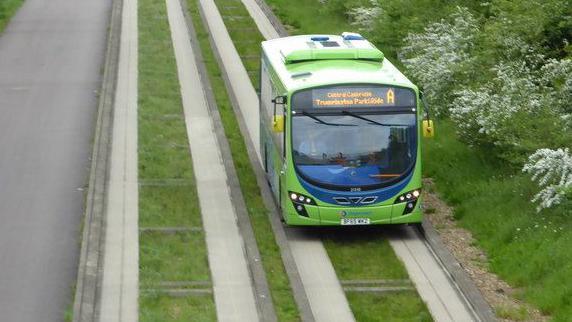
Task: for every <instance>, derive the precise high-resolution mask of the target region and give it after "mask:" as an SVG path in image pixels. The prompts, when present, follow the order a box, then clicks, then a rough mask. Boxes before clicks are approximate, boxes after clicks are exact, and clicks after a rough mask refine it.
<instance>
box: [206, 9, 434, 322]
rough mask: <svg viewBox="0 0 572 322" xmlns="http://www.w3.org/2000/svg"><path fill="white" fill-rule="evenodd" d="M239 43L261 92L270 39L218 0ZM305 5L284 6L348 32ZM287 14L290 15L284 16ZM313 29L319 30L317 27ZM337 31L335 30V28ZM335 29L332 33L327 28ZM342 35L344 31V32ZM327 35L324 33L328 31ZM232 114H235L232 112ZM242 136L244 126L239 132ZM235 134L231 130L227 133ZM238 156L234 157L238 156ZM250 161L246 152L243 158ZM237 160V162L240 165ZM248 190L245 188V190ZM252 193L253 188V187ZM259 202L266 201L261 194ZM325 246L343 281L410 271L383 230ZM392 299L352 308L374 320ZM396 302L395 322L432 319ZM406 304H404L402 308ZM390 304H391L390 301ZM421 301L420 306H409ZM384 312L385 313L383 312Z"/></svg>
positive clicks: (359, 300) (333, 236)
mask: <svg viewBox="0 0 572 322" xmlns="http://www.w3.org/2000/svg"><path fill="white" fill-rule="evenodd" d="M215 2H216V4H217V7H218V9H219V11H220V12H221V15H222V16H223V20H224V22H225V25H226V27H227V29H228V30H229V33H230V36H231V38H232V40H233V43H234V45H235V47H236V49H237V51H238V53H239V55H240V57H241V59H242V62H243V64H244V65H245V68H246V69H247V71H248V72H249V76H250V79H251V81H252V84H253V85H254V87H255V88H257V89H258V86H259V85H258V72H259V61H260V42H261V41H263V40H264V38H263V36H262V35H261V34H260V32H259V31H258V28H257V26H256V24H255V23H254V21H253V20H252V18H251V17H250V15H249V14H248V11H247V10H246V8H245V7H244V5H243V4H242V2H241V1H239V0H215ZM299 2H300V3H299V5H298V6H297V5H295V4H292V2H284V4H285V5H286V6H287V7H289V8H290V7H297V8H299V9H300V10H301V11H304V12H305V13H304V15H305V16H306V17H308V19H309V20H312V21H318V20H319V21H320V24H321V26H323V27H324V28H326V26H327V25H328V24H331V25H335V26H336V28H343V26H341V25H339V23H340V21H338V19H331V20H330V21H327V20H328V19H327V17H324V18H323V19H316V17H315V14H316V12H312V11H311V10H310V9H309V7H312V6H315V7H316V8H317V7H319V3H318V2H317V1H316V3H314V2H308V1H299ZM282 16H284V15H282ZM301 25H302V23H300V24H299V26H300V27H301ZM312 28H315V26H313V27H312ZM330 29H331V28H330ZM326 30H329V29H326ZM340 31H341V29H340ZM322 32H323V31H322ZM231 113H232V111H231ZM236 130H237V132H236V133H238V128H237V129H236ZM228 133H229V132H228V131H227V134H228ZM240 139H241V142H242V138H240ZM233 154H234V153H233ZM238 157H239V158H243V159H244V161H245V162H248V158H247V157H246V154H239V155H238ZM235 162H236V161H235ZM252 184H254V186H253V187H255V189H256V190H255V191H257V192H258V188H257V187H256V181H255V179H254V178H252ZM244 189H245V187H243V191H245V190H244ZM249 190H250V189H249ZM256 198H260V197H259V195H258V194H257V195H256ZM323 240H324V246H325V247H326V250H327V251H328V255H329V256H330V259H331V260H332V263H333V265H334V268H335V270H336V273H337V275H338V277H339V278H340V279H342V280H358V279H407V272H406V271H405V269H404V267H403V265H402V264H401V262H399V260H398V259H397V257H396V256H395V253H394V252H393V250H392V249H391V247H390V246H389V243H388V241H387V239H385V238H384V237H383V234H380V233H379V231H376V230H372V231H369V230H368V231H366V232H364V231H363V230H360V231H357V230H356V231H353V232H352V231H344V233H343V234H340V233H339V230H325V232H324V234H323ZM390 297H393V294H392V295H379V296H378V295H370V294H364V293H353V294H352V295H351V296H349V297H348V300H349V301H350V305H351V308H352V310H353V311H354V314H356V316H363V317H364V320H368V319H369V318H368V317H374V316H376V314H378V313H379V312H377V311H378V310H377V309H375V308H374V307H372V306H371V301H372V299H379V300H381V299H384V301H387V299H388V298H390ZM391 301H396V302H392V303H394V305H395V306H396V307H402V310H395V312H394V313H395V314H394V315H393V320H409V318H410V317H415V318H414V319H416V320H421V321H431V317H430V314H429V312H428V310H427V308H426V307H425V305H424V303H423V302H422V301H421V299H420V298H419V296H418V295H417V294H416V292H414V291H413V292H404V293H400V294H397V295H396V296H395V300H391ZM400 302H402V303H401V304H399V303H400ZM388 303H389V302H388ZM410 303H417V304H418V305H409V304H410ZM381 310H382V309H379V311H381Z"/></svg>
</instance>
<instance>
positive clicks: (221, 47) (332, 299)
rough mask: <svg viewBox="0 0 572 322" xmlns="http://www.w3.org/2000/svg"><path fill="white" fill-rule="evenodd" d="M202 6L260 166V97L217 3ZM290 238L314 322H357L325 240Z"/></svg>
mask: <svg viewBox="0 0 572 322" xmlns="http://www.w3.org/2000/svg"><path fill="white" fill-rule="evenodd" d="M200 4H201V7H202V10H203V12H204V14H205V17H206V20H207V23H208V28H209V31H210V33H211V36H212V38H213V39H214V42H215V46H216V48H217V52H218V53H219V55H220V56H221V60H222V61H223V66H222V67H223V68H224V70H225V72H226V74H227V76H228V78H229V80H230V83H231V86H232V88H233V92H234V95H235V97H236V100H237V102H238V105H239V107H240V110H241V114H242V117H243V119H244V121H245V124H246V127H247V129H248V136H245V137H246V138H247V139H248V137H249V138H250V140H251V142H252V144H253V146H254V147H255V149H256V152H257V155H258V161H259V162H260V160H261V159H260V151H259V144H258V142H259V121H258V120H259V115H258V113H259V112H258V96H256V92H255V91H254V87H253V86H252V83H251V82H250V79H249V78H248V74H247V72H246V70H245V69H244V65H243V64H242V63H241V60H240V56H239V55H238V53H237V51H236V48H235V47H234V44H233V43H232V40H231V38H230V36H229V34H228V31H227V30H226V27H225V25H224V22H223V20H222V17H221V15H220V13H219V11H218V9H217V7H216V5H215V3H214V1H212V0H201V1H200ZM266 30H268V28H266ZM255 166H260V163H259V164H258V165H255ZM286 234H287V237H288V243H289V246H290V249H291V251H292V255H293V257H294V260H295V262H296V265H297V268H298V272H299V274H300V278H301V280H302V283H303V285H304V289H305V290H306V294H307V296H308V301H309V303H310V308H311V310H312V314H313V316H314V319H315V320H316V321H353V320H354V317H353V314H352V312H351V310H350V307H349V304H348V301H347V299H346V297H345V294H344V292H343V290H342V287H341V285H340V283H339V281H338V279H337V277H336V273H335V271H334V268H333V266H332V263H331V262H330V259H329V257H328V254H327V253H326V250H325V249H324V246H323V245H322V242H321V240H319V239H316V238H307V236H306V235H305V234H304V233H303V232H301V231H300V230H298V229H287V231H286Z"/></svg>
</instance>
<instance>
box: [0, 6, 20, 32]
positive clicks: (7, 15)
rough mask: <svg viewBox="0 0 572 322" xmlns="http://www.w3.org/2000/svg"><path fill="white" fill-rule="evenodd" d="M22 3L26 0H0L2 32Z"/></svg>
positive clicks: (0, 27)
mask: <svg viewBox="0 0 572 322" xmlns="http://www.w3.org/2000/svg"><path fill="white" fill-rule="evenodd" d="M22 3H24V0H0V33H1V32H2V31H3V30H4V28H6V25H8V23H9V22H10V19H11V18H12V16H13V15H14V14H15V13H16V11H18V8H20V6H21V5H22Z"/></svg>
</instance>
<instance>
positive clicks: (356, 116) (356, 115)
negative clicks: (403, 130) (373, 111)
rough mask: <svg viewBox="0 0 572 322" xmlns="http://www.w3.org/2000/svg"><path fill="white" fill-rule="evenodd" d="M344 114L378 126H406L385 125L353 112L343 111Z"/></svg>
mask: <svg viewBox="0 0 572 322" xmlns="http://www.w3.org/2000/svg"><path fill="white" fill-rule="evenodd" d="M342 114H344V115H349V116H351V117H355V118H356V119H360V120H364V121H366V122H369V123H373V124H376V125H381V126H404V125H401V124H384V123H379V122H376V121H374V120H370V119H368V118H367V117H363V116H361V115H358V114H355V113H352V112H348V111H342Z"/></svg>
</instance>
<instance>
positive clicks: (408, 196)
mask: <svg viewBox="0 0 572 322" xmlns="http://www.w3.org/2000/svg"><path fill="white" fill-rule="evenodd" d="M420 195H421V189H415V190H411V191H407V192H406V193H404V194H402V195H399V197H397V198H395V202H394V203H402V202H409V201H415V200H417V198H419V196H420Z"/></svg>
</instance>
